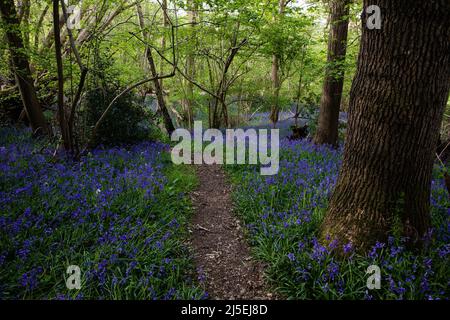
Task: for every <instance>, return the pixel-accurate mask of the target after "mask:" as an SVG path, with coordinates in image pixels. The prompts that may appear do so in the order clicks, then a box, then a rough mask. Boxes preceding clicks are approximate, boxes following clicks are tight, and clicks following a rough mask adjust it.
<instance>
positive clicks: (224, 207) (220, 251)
mask: <svg viewBox="0 0 450 320" xmlns="http://www.w3.org/2000/svg"><path fill="white" fill-rule="evenodd" d="M197 175H198V177H199V183H200V185H199V187H198V189H197V190H196V191H195V192H194V193H193V195H192V198H193V204H194V209H195V214H194V217H193V219H192V226H191V228H192V232H193V235H192V246H193V251H194V260H195V263H196V265H197V268H198V269H199V270H201V272H202V273H203V275H204V276H205V284H206V291H207V292H208V294H209V297H210V298H212V299H230V300H232V299H249V300H250V299H252V300H253V299H273V295H272V293H270V292H269V291H268V290H267V286H266V284H265V282H264V279H263V266H262V265H261V264H260V263H258V262H256V261H254V260H253V259H252V258H251V256H250V249H249V246H248V244H247V243H246V241H245V239H244V236H243V230H242V227H241V224H240V222H239V221H238V220H237V218H236V217H235V215H234V214H233V211H232V209H233V205H232V201H231V187H230V184H229V183H227V181H226V177H225V174H224V172H223V170H222V168H221V167H220V166H215V165H214V166H208V165H203V166H198V167H197Z"/></svg>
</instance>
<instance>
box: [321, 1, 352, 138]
mask: <svg viewBox="0 0 450 320" xmlns="http://www.w3.org/2000/svg"><path fill="white" fill-rule="evenodd" d="M350 3H351V1H350V0H332V2H331V17H330V23H331V29H330V36H329V39H328V58H327V68H326V74H325V81H324V85H323V91H322V99H321V102H320V114H319V126H318V128H317V132H316V135H315V137H314V142H315V143H317V144H330V145H333V146H336V145H337V143H338V133H339V131H338V126H339V110H340V106H341V98H342V88H343V87H344V66H343V63H344V61H345V55H346V50H347V34H348V14H349V4H350Z"/></svg>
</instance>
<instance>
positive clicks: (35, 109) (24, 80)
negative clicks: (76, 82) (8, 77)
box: [0, 0, 49, 133]
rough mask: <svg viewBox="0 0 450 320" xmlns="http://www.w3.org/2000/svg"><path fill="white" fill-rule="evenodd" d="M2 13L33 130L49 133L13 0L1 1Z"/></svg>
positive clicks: (16, 73) (21, 93)
mask: <svg viewBox="0 0 450 320" xmlns="http://www.w3.org/2000/svg"><path fill="white" fill-rule="evenodd" d="M0 12H1V17H2V19H3V23H4V24H5V26H6V28H5V30H6V37H7V40H8V46H9V50H10V52H11V58H12V61H13V66H14V74H15V77H16V82H17V84H18V86H19V90H20V95H21V97H22V102H23V105H24V107H25V110H26V113H27V116H28V119H29V120H30V124H31V128H32V129H33V131H34V132H35V133H49V128H48V126H47V123H46V121H45V117H44V114H43V112H42V108H41V105H40V104H39V101H38V98H37V95H36V88H35V87H34V84H33V78H32V76H31V71H30V65H29V62H28V57H27V54H26V51H25V49H24V45H23V41H22V37H21V35H20V28H19V24H20V23H19V19H18V18H17V13H16V8H15V5H14V1H13V0H0Z"/></svg>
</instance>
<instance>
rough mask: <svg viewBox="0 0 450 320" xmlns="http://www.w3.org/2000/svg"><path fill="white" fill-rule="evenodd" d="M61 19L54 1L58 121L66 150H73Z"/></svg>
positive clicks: (57, 3)
mask: <svg viewBox="0 0 450 320" xmlns="http://www.w3.org/2000/svg"><path fill="white" fill-rule="evenodd" d="M59 22H60V18H59V0H53V34H54V35H55V36H54V39H55V57H56V66H57V73H58V121H59V127H60V130H61V136H62V140H63V144H64V149H65V150H71V149H72V143H71V140H72V139H71V137H70V135H69V128H68V125H67V121H66V110H65V108H64V72H63V63H62V55H61V37H60V34H61V29H60V24H59Z"/></svg>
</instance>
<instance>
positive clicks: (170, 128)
mask: <svg viewBox="0 0 450 320" xmlns="http://www.w3.org/2000/svg"><path fill="white" fill-rule="evenodd" d="M136 9H137V13H138V18H139V25H140V27H141V30H142V35H143V37H144V41H148V39H149V38H148V34H147V30H146V29H145V21H144V15H143V13H142V7H141V5H140V4H139V3H137V4H136ZM145 55H146V57H147V61H148V64H149V67H150V72H151V74H152V77H154V78H157V77H158V72H157V71H156V65H155V60H154V59H153V56H152V51H151V49H150V47H149V46H146V48H145ZM153 85H154V86H155V93H156V97H157V99H158V107H159V109H160V111H161V114H162V116H163V120H164V126H165V128H166V130H167V133H168V134H169V136H170V135H171V134H172V132H174V131H175V127H174V125H173V122H172V118H171V117H170V114H169V111H168V110H167V107H166V103H165V101H164V93H163V91H162V88H161V83H160V82H159V79H155V80H154V81H153Z"/></svg>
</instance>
